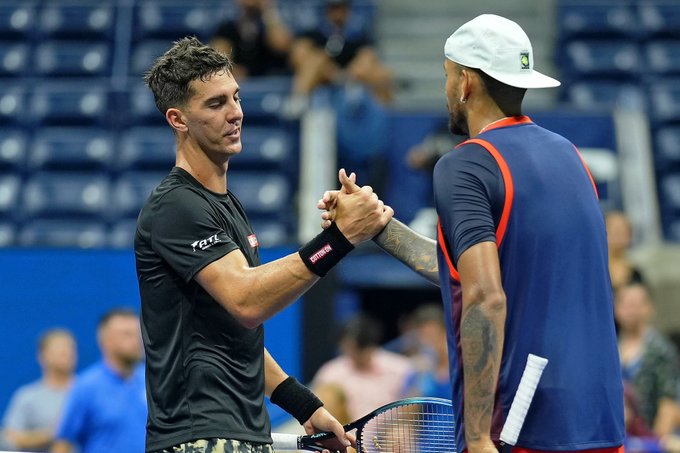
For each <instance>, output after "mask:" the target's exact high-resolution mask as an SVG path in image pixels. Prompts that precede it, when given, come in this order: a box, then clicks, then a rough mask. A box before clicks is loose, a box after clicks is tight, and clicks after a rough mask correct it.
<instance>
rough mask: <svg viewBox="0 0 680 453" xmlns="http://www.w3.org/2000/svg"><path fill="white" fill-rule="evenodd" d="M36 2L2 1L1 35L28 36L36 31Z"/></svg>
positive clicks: (4, 36)
mask: <svg viewBox="0 0 680 453" xmlns="http://www.w3.org/2000/svg"><path fill="white" fill-rule="evenodd" d="M35 16H36V2H34V1H30V0H3V1H2V2H0V37H3V38H27V37H30V36H31V35H32V34H33V32H34V31H35V27H34V24H35V21H36V17H35Z"/></svg>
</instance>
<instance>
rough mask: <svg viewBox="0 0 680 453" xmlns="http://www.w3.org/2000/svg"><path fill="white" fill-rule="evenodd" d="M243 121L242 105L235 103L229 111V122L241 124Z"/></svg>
mask: <svg viewBox="0 0 680 453" xmlns="http://www.w3.org/2000/svg"><path fill="white" fill-rule="evenodd" d="M241 121H243V109H242V108H241V103H240V102H237V101H233V103H232V104H231V108H230V109H227V122H229V123H236V122H238V123H240V122H241Z"/></svg>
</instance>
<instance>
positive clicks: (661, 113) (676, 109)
mask: <svg viewBox="0 0 680 453" xmlns="http://www.w3.org/2000/svg"><path fill="white" fill-rule="evenodd" d="M649 100H650V104H651V113H652V120H653V121H654V122H656V123H660V122H673V121H680V80H677V79H670V80H659V81H657V82H655V83H653V84H651V85H650V87H649Z"/></svg>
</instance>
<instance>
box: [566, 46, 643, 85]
mask: <svg viewBox="0 0 680 453" xmlns="http://www.w3.org/2000/svg"><path fill="white" fill-rule="evenodd" d="M564 57H565V60H566V61H565V64H567V67H566V68H564V70H565V71H567V72H572V73H573V74H572V75H573V76H575V77H619V78H624V79H631V78H634V77H636V76H638V75H639V73H640V71H641V70H643V69H644V68H645V64H644V61H643V59H642V56H641V53H640V49H639V48H638V46H637V44H635V43H634V42H631V41H628V42H627V41H622V40H607V41H603V40H578V41H571V42H569V43H568V44H567V45H566V47H565V52H564Z"/></svg>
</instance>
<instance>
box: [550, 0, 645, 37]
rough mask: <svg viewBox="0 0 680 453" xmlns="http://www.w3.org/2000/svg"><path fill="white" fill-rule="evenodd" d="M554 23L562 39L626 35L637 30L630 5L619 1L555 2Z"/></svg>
mask: <svg viewBox="0 0 680 453" xmlns="http://www.w3.org/2000/svg"><path fill="white" fill-rule="evenodd" d="M557 23H558V25H559V29H560V35H561V38H562V39H570V38H574V37H583V36H597V37H599V38H602V37H621V36H626V35H629V36H630V35H633V34H634V33H635V31H636V30H637V28H638V24H637V21H636V17H635V13H634V10H633V8H632V7H631V5H630V3H628V2H622V1H620V0H575V1H574V0H572V1H568V0H567V1H564V0H563V1H561V2H559V3H558V9H557Z"/></svg>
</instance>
